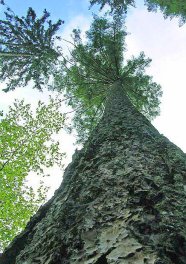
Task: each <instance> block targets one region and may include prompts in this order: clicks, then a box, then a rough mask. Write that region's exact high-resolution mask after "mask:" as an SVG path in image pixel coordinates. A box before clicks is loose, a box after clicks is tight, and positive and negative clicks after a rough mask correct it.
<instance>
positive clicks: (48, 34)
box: [0, 8, 64, 91]
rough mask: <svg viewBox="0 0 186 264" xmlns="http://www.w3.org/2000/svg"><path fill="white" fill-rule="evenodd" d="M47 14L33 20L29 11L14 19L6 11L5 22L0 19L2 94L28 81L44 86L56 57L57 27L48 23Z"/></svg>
mask: <svg viewBox="0 0 186 264" xmlns="http://www.w3.org/2000/svg"><path fill="white" fill-rule="evenodd" d="M49 16H50V14H49V12H47V11H46V10H44V12H43V15H42V16H41V17H40V18H37V16H36V13H35V11H34V10H33V9H32V8H29V9H28V11H27V15H26V16H25V17H18V16H17V15H15V14H14V12H13V11H12V10H11V9H10V8H7V11H6V12H5V19H4V20H2V19H1V20H0V60H1V61H0V62H1V67H0V79H1V80H2V81H6V82H7V88H6V89H5V91H9V90H13V89H15V87H17V86H26V85H27V84H28V82H29V81H31V80H32V81H33V82H34V86H35V87H36V88H38V89H42V86H43V85H44V84H45V85H46V84H47V82H48V80H49V77H50V75H51V72H53V70H54V66H55V65H56V60H57V58H58V56H59V55H60V50H59V47H55V40H56V39H57V38H58V37H57V36H55V34H56V32H57V31H58V29H59V27H60V25H61V24H63V23H64V22H63V21H62V20H58V21H57V22H56V23H55V24H53V23H52V21H51V20H49Z"/></svg>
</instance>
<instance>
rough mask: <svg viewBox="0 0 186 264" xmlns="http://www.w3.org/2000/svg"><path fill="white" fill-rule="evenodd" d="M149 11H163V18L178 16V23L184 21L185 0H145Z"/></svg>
mask: <svg viewBox="0 0 186 264" xmlns="http://www.w3.org/2000/svg"><path fill="white" fill-rule="evenodd" d="M145 4H146V5H147V7H148V10H149V11H155V12H156V11H157V10H158V8H160V10H161V11H162V12H163V14H164V16H165V18H167V17H170V18H173V17H179V18H180V25H183V24H184V23H186V1H185V0H169V1H167V0H145Z"/></svg>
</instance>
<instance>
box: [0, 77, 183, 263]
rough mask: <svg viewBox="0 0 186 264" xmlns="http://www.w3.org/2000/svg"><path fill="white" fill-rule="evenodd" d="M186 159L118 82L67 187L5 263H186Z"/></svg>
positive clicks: (3, 258)
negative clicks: (141, 112)
mask: <svg viewBox="0 0 186 264" xmlns="http://www.w3.org/2000/svg"><path fill="white" fill-rule="evenodd" d="M184 179H186V158H185V154H184V153H183V152H182V151H181V150H180V149H179V148H178V147H176V146H175V145H174V144H172V143H171V142H170V141H169V140H168V139H166V138H165V137H164V136H162V135H160V134H159V133H158V131H157V130H156V129H155V128H154V127H153V126H152V125H151V124H150V122H149V121H148V120H147V119H146V118H145V117H144V116H143V115H142V114H140V113H139V112H138V111H137V110H136V109H135V108H134V107H133V106H132V104H131V102H130V101H129V99H128V98H127V96H126V95H125V93H124V91H123V88H122V86H121V85H120V83H119V82H118V83H115V84H114V85H113V87H112V90H111V93H110V96H109V98H108V101H107V104H106V108H105V113H104V115H103V117H102V119H101V121H100V123H99V124H98V126H97V128H96V129H95V130H94V132H93V134H92V136H91V137H90V139H89V141H88V142H87V144H85V146H84V148H83V149H82V150H81V151H78V152H77V153H76V154H75V155H74V158H73V161H72V163H71V164H70V165H69V166H68V167H67V169H66V171H65V174H64V180H63V182H62V185H61V187H60V188H59V189H58V190H57V191H56V192H55V195H54V197H53V198H52V199H51V200H50V201H49V202H48V203H47V204H46V205H44V206H43V207H41V208H40V209H39V211H38V213H37V214H36V215H35V216H34V217H33V218H32V219H31V220H30V222H29V223H28V225H27V227H26V229H25V230H24V231H23V232H22V233H21V234H20V235H19V236H18V237H16V238H15V240H14V241H13V242H12V243H11V244H10V246H9V247H8V248H7V249H6V250H5V252H4V254H3V255H2V256H1V258H0V263H1V264H13V263H16V264H36V263H38V264H52V263H53V264H60V263H61V264H62V263H63V264H65V263H66V264H67V263H70V264H75V263H81V264H93V263H96V264H99V263H101V264H106V263H109V264H111V263H113V264H116V263H118V264H121V263H122V264H130V263H132V264H142V263H148V264H153V263H154V264H155V263H156V264H166V263H167V264H168V263H175V264H183V263H186V218H185V216H186V214H185V213H186V210H185V208H186V203H185V201H186V199H185V198H186V197H185V196H186V195H185V193H184Z"/></svg>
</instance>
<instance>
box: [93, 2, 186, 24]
mask: <svg viewBox="0 0 186 264" xmlns="http://www.w3.org/2000/svg"><path fill="white" fill-rule="evenodd" d="M135 3H136V1H135V0H90V4H91V6H93V5H94V4H98V5H100V10H102V9H103V8H104V7H105V6H109V7H110V13H112V14H119V15H123V14H126V13H127V11H128V8H129V7H131V6H132V7H135ZM144 3H145V5H146V6H147V8H148V11H153V12H157V10H158V9H160V10H161V12H162V13H163V14H164V17H165V18H168V17H169V18H170V19H172V18H174V17H178V18H179V23H180V26H181V25H183V24H184V23H186V1H185V0H144Z"/></svg>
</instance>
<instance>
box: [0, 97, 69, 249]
mask: <svg viewBox="0 0 186 264" xmlns="http://www.w3.org/2000/svg"><path fill="white" fill-rule="evenodd" d="M59 109H60V100H57V99H55V100H54V99H52V98H51V99H50V103H49V104H48V105H45V104H44V103H41V102H39V103H38V107H37V109H36V113H35V114H34V113H33V112H32V111H31V105H29V104H25V103H24V101H16V102H15V103H14V105H13V106H12V107H10V109H9V112H8V113H7V114H6V116H5V117H3V118H2V119H1V121H0V185H1V188H0V205H1V206H0V249H1V250H2V248H4V247H5V246H6V245H7V244H8V243H9V242H10V241H11V240H12V238H13V237H14V236H15V235H16V234H17V233H18V232H20V230H22V229H23V228H24V227H25V225H26V223H27V222H28V220H29V218H30V217H31V216H32V215H33V213H34V212H36V210H37V209H38V206H39V205H40V204H41V203H43V202H44V201H45V198H46V194H47V188H46V186H45V185H44V184H43V183H42V181H41V183H40V186H38V190H37V192H35V191H34V189H33V188H32V187H29V185H28V184H27V181H26V177H27V176H28V174H29V172H31V171H32V172H35V173H37V174H38V177H40V179H42V177H41V176H44V175H45V174H44V171H43V169H44V168H45V167H52V166H53V165H54V164H58V165H59V166H62V157H63V154H62V153H61V150H60V149H59V142H57V141H55V140H52V135H53V134H55V133H58V132H59V131H60V130H61V128H62V127H63V123H64V116H63V115H62V114H61V113H60V111H59Z"/></svg>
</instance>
